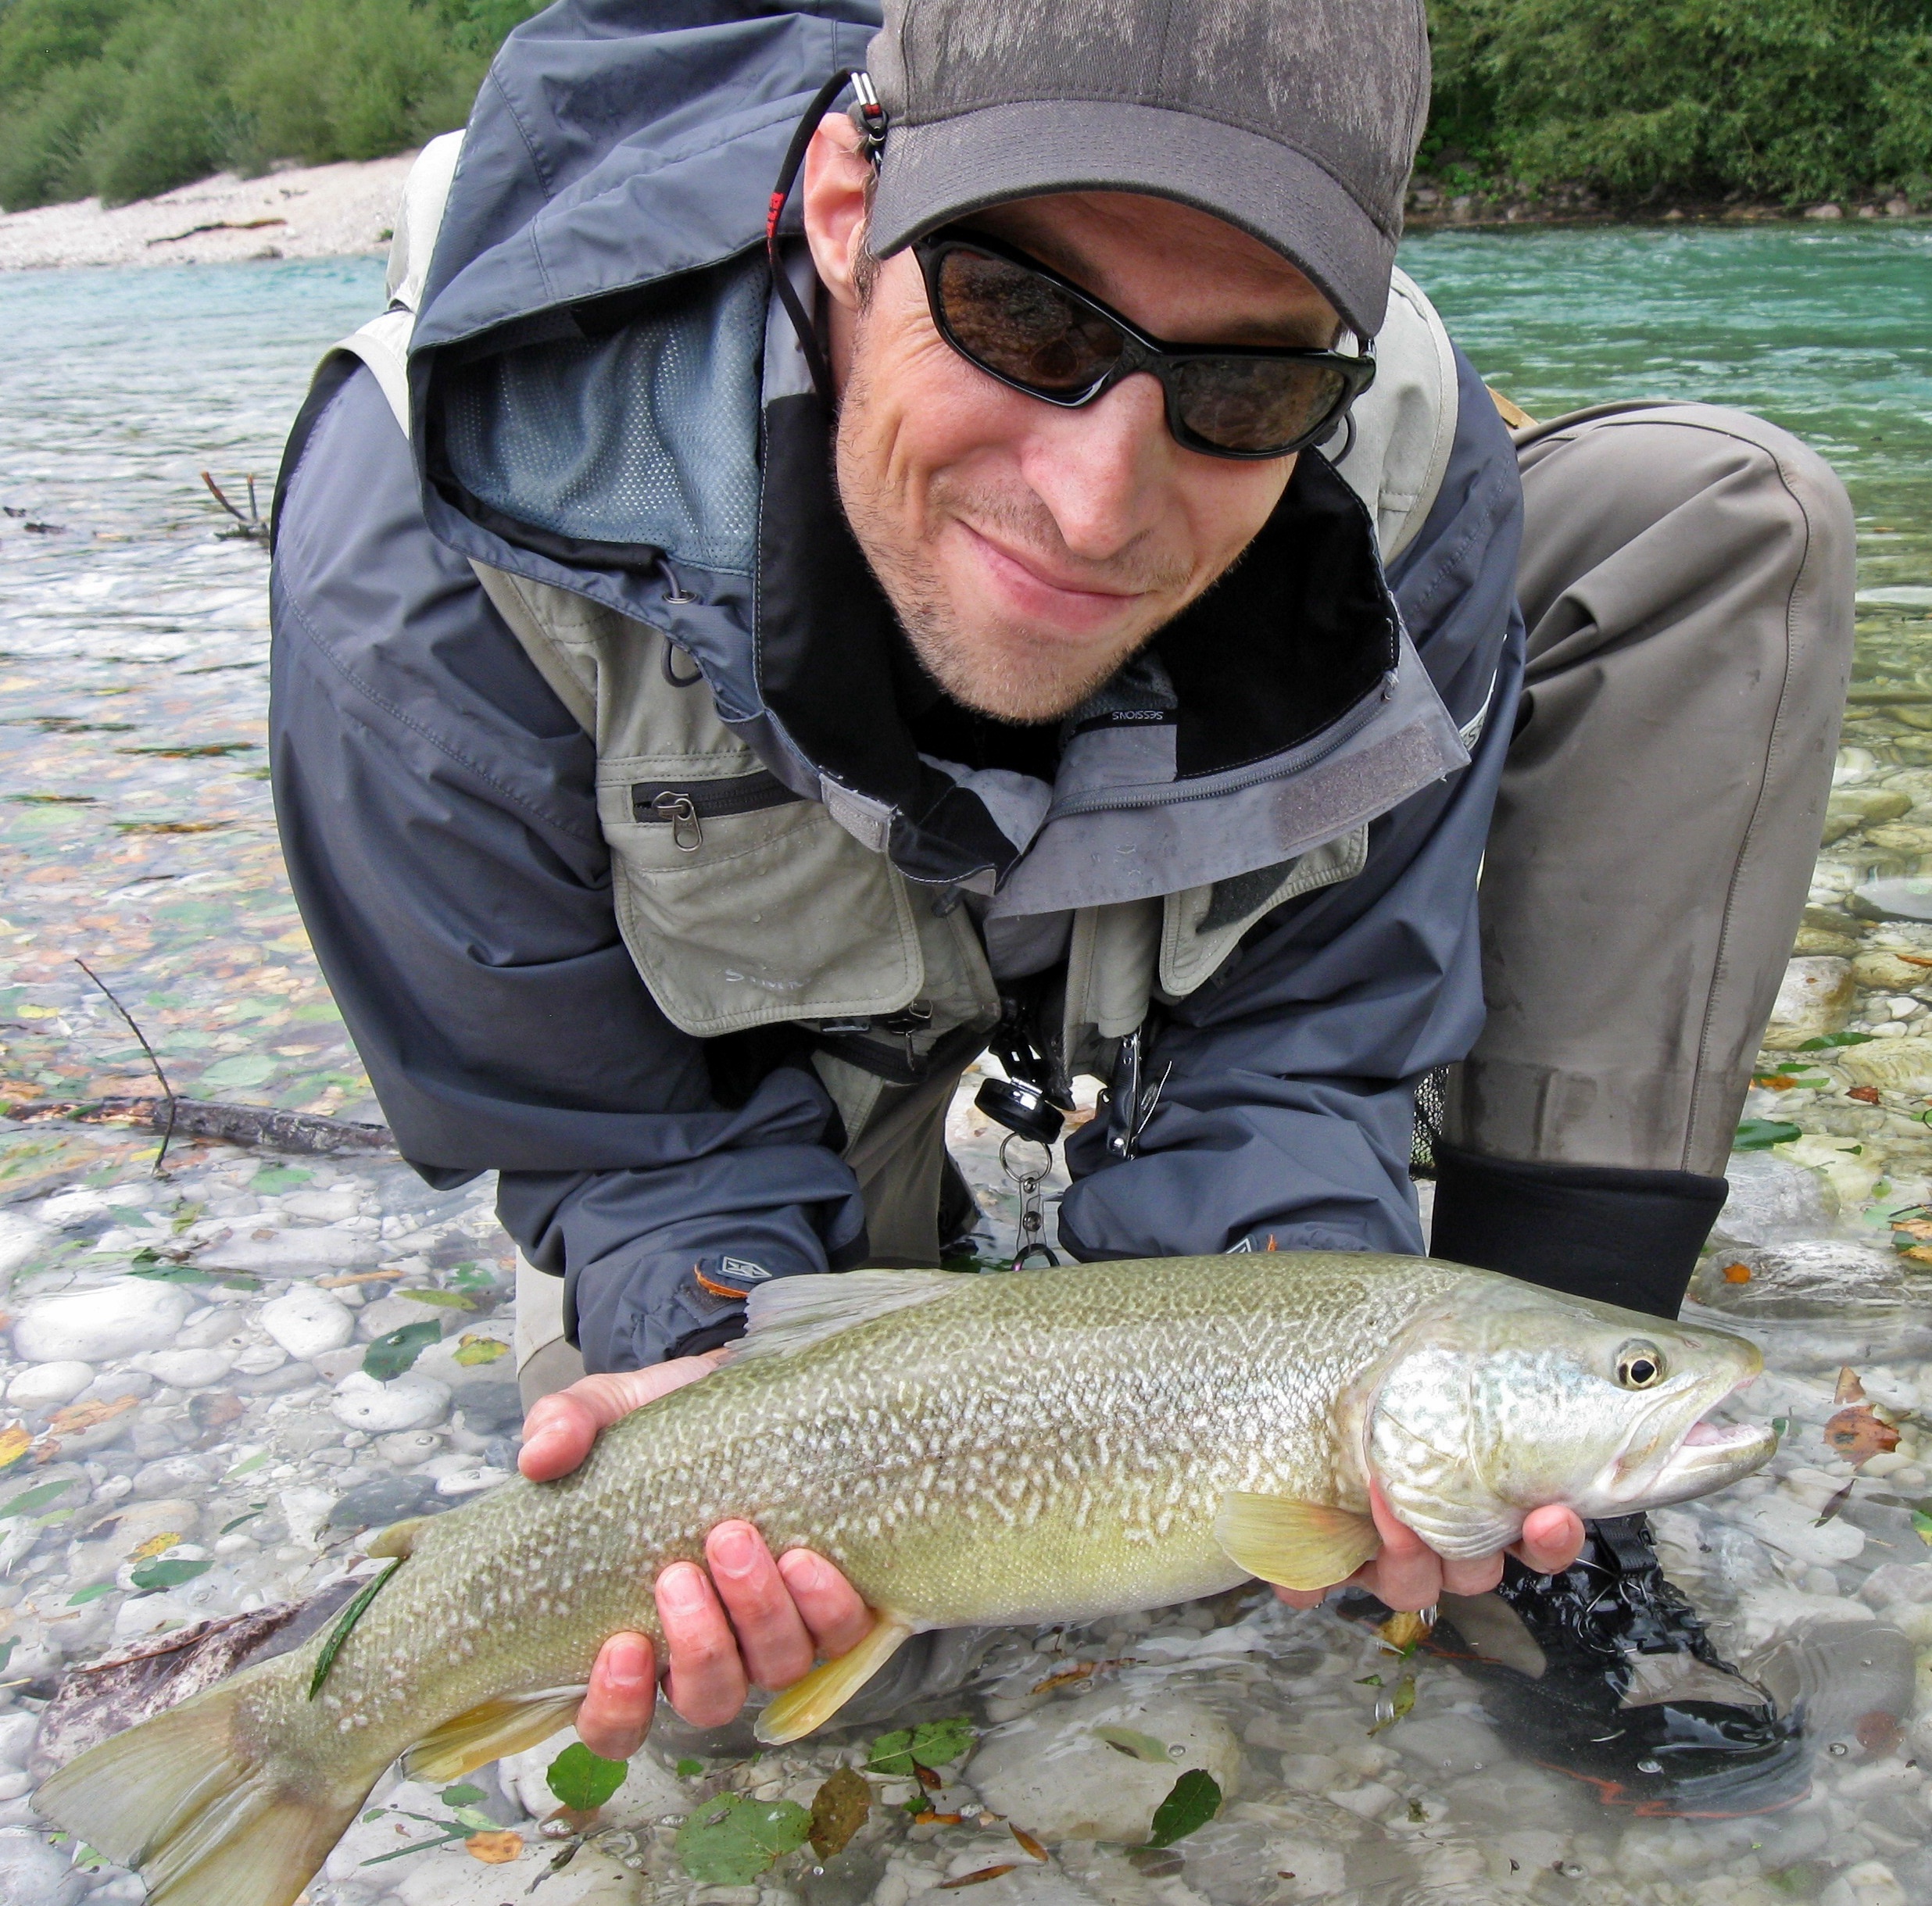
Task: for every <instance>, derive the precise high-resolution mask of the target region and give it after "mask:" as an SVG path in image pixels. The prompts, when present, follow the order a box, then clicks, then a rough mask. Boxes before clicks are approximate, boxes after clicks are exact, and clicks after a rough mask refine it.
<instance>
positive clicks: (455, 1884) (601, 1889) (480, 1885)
mask: <svg viewBox="0 0 1932 1906" xmlns="http://www.w3.org/2000/svg"><path fill="white" fill-rule="evenodd" d="M417 1830H418V1831H420V1829H417ZM549 1857H550V1848H549V1847H547V1846H546V1845H544V1844H543V1843H542V1842H540V1841H539V1842H538V1843H535V1844H534V1845H531V1846H528V1847H525V1849H524V1855H523V1858H521V1859H520V1860H517V1861H512V1862H511V1863H510V1864H509V1865H503V1866H485V1865H484V1864H483V1863H482V1861H480V1860H473V1859H471V1858H469V1857H468V1856H467V1854H464V1853H463V1851H462V1849H461V1848H460V1847H457V1848H455V1849H453V1850H452V1851H448V1852H445V1853H442V1854H434V1853H431V1854H423V1855H421V1856H420V1857H419V1858H417V1859H416V1860H415V1861H406V1862H402V1863H401V1864H403V1865H406V1866H407V1868H408V1869H409V1870H408V1871H407V1872H406V1875H405V1876H404V1877H403V1878H401V1879H398V1880H397V1881H396V1883H395V1897H397V1898H398V1899H399V1900H400V1901H402V1902H403V1906H503V1901H506V1900H521V1898H522V1897H523V1896H524V1893H525V1892H526V1891H527V1890H528V1889H529V1887H530V1886H531V1883H532V1881H533V1879H537V1878H542V1879H543V1882H544V1883H543V1890H542V1892H541V1893H538V1896H537V1897H538V1899H539V1900H540V1901H542V1902H543V1906H632V1903H633V1902H634V1901H638V1900H641V1899H642V1897H644V1876H643V1875H642V1874H641V1873H633V1872H630V1871H629V1870H628V1868H626V1867H624V1866H623V1865H621V1864H620V1863H619V1862H618V1861H616V1860H614V1859H612V1858H610V1855H609V1854H605V1853H601V1852H599V1851H598V1850H597V1849H596V1847H585V1848H584V1850H583V1851H581V1853H579V1854H578V1855H577V1857H576V1858H574V1860H572V1861H571V1863H570V1865H568V1866H567V1867H565V1868H564V1870H563V1872H560V1873H557V1874H555V1875H553V1876H549V1877H547V1878H546V1877H545V1876H544V1875H545V1867H546V1864H547V1862H548V1861H549Z"/></svg>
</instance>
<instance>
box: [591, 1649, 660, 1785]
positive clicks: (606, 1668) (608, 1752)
mask: <svg viewBox="0 0 1932 1906" xmlns="http://www.w3.org/2000/svg"><path fill="white" fill-rule="evenodd" d="M656 1705H657V1657H656V1656H655V1655H654V1654H653V1652H652V1650H651V1644H650V1642H649V1639H648V1638H647V1637H646V1636H642V1635H631V1634H622V1635H613V1636H611V1637H610V1640H608V1641H606V1643H604V1644H603V1647H602V1648H601V1649H600V1650H599V1651H598V1654H597V1661H596V1665H595V1666H594V1667H593V1668H592V1669H591V1671H590V1686H589V1690H588V1691H587V1692H586V1693H585V1696H584V1704H583V1705H582V1706H581V1708H578V1711H577V1732H578V1736H579V1737H580V1738H581V1740H582V1741H583V1743H584V1745H585V1747H588V1748H589V1750H591V1752H592V1754H601V1755H602V1756H603V1758H604V1759H606V1761H628V1759H629V1758H631V1755H632V1754H635V1753H636V1751H637V1750H638V1749H639V1747H642V1745H643V1744H644V1736H645V1735H646V1733H649V1729H650V1725H651V1710H652V1708H654V1707H655V1706H656Z"/></svg>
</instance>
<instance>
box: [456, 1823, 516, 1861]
mask: <svg viewBox="0 0 1932 1906" xmlns="http://www.w3.org/2000/svg"><path fill="white" fill-rule="evenodd" d="M523 1850H524V1838H523V1835H522V1834H521V1833H514V1832H513V1831H512V1830H511V1829H510V1828H509V1827H502V1828H498V1829H492V1831H491V1832H489V1833H472V1834H471V1835H470V1837H469V1838H468V1839H467V1840H465V1841H464V1842H463V1851H464V1852H465V1853H467V1854H469V1856H470V1858H471V1859H473V1860H481V1861H482V1862H483V1864H484V1865H485V1866H507V1865H509V1864H510V1861H512V1860H520V1859H521V1858H523Z"/></svg>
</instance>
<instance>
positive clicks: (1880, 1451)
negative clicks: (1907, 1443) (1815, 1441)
mask: <svg viewBox="0 0 1932 1906" xmlns="http://www.w3.org/2000/svg"><path fill="white" fill-rule="evenodd" d="M1825 1446H1826V1448H1827V1449H1829V1450H1833V1451H1834V1452H1835V1453H1836V1454H1838V1455H1840V1456H1842V1457H1844V1459H1845V1461H1847V1462H1848V1463H1849V1464H1851V1466H1852V1468H1857V1467H1858V1466H1859V1464H1861V1463H1863V1462H1867V1461H1869V1460H1870V1459H1871V1458H1872V1457H1874V1456H1888V1455H1890V1454H1891V1452H1892V1451H1893V1450H1895V1449H1897V1448H1898V1431H1897V1430H1895V1429H1893V1427H1892V1426H1891V1424H1889V1423H1888V1422H1887V1421H1885V1420H1884V1418H1882V1417H1880V1415H1879V1414H1877V1412H1876V1411H1874V1410H1873V1408H1872V1407H1871V1406H1870V1405H1869V1404H1862V1403H1861V1404H1854V1405H1853V1406H1852V1407H1851V1408H1849V1409H1846V1410H1841V1411H1839V1412H1838V1413H1837V1415H1836V1416H1834V1417H1833V1418H1832V1419H1831V1420H1830V1422H1828V1423H1826V1425H1825Z"/></svg>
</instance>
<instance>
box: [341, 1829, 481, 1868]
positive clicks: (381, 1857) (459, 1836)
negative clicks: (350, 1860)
mask: <svg viewBox="0 0 1932 1906" xmlns="http://www.w3.org/2000/svg"><path fill="white" fill-rule="evenodd" d="M469 1837H470V1829H469V1828H468V1827H467V1826H460V1827H457V1828H456V1829H455V1830H454V1831H453V1832H451V1833H438V1834H435V1835H434V1836H432V1837H431V1838H430V1839H428V1840H412V1841H411V1842H410V1843H409V1845H407V1846H406V1847H397V1848H396V1850H395V1851H394V1852H393V1853H378V1854H377V1855H376V1857H375V1858H374V1859H373V1860H364V1861H363V1865H365V1866H380V1865H382V1864H383V1863H384V1861H387V1860H399V1859H401V1858H403V1856H404V1854H410V1853H427V1852H428V1851H430V1849H431V1847H446V1846H448V1845H449V1843H450V1842H451V1841H452V1840H467V1839H468V1838H469Z"/></svg>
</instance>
